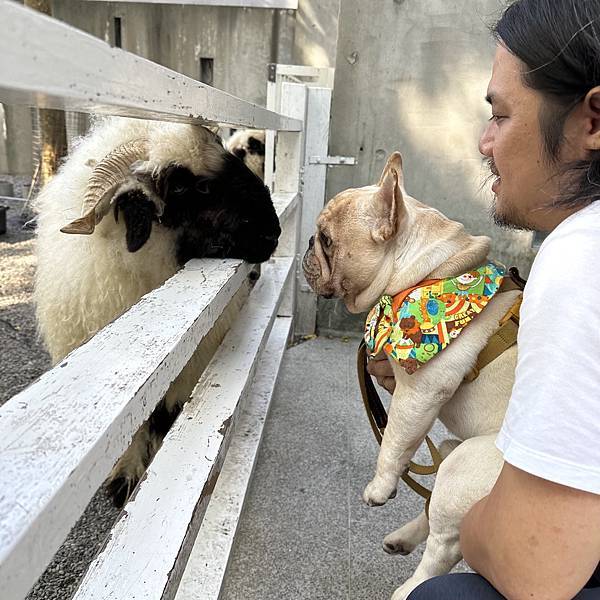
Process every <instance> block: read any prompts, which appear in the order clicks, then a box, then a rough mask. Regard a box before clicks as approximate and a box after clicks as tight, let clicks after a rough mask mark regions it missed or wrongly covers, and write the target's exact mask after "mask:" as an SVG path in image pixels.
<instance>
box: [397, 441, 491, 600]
mask: <svg viewBox="0 0 600 600" xmlns="http://www.w3.org/2000/svg"><path fill="white" fill-rule="evenodd" d="M495 439H496V434H492V435H487V436H480V437H477V438H471V439H469V440H466V441H465V442H463V443H462V444H461V445H460V446H458V448H457V449H456V450H455V451H454V452H452V454H451V455H450V456H449V457H448V458H447V459H446V460H445V461H444V462H443V463H442V465H441V467H440V470H439V472H438V475H437V477H436V480H435V486H434V488H433V494H432V496H431V503H430V505H429V527H430V532H429V536H428V538H427V545H426V547H425V552H424V553H423V558H422V559H421V562H420V563H419V566H418V567H417V568H416V569H415V572H414V574H413V576H412V577H411V578H410V579H408V580H407V581H406V582H405V583H404V584H403V585H402V586H401V587H399V588H398V589H397V590H396V592H395V593H394V595H393V597H392V600H405V598H407V596H408V595H409V594H410V592H412V591H413V590H414V589H415V588H416V587H417V586H418V585H420V584H421V583H423V582H424V581H426V580H427V579H430V578H431V577H435V576H437V575H445V574H446V573H448V572H449V571H450V570H451V569H452V567H454V566H455V565H456V564H457V563H458V562H459V561H460V559H461V558H462V555H461V552H460V543H459V533H460V523H461V521H462V519H463V517H464V516H465V515H466V514H467V512H468V511H469V509H470V508H471V507H472V506H473V504H475V503H476V502H477V501H478V500H480V499H481V498H483V497H484V496H486V495H487V494H489V492H490V490H491V489H492V487H493V485H494V482H495V481H496V479H497V478H498V474H499V473H500V469H501V468H502V455H501V454H500V452H498V450H497V449H496V447H495V445H494V441H495Z"/></svg>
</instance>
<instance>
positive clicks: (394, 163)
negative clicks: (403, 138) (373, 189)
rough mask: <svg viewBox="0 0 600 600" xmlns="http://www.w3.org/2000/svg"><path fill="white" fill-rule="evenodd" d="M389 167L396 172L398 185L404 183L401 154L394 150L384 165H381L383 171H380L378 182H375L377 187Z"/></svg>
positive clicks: (381, 182)
mask: <svg viewBox="0 0 600 600" xmlns="http://www.w3.org/2000/svg"><path fill="white" fill-rule="evenodd" d="M390 169H396V172H397V173H398V181H399V183H400V185H403V184H404V175H403V170H402V154H400V152H398V151H397V150H396V152H393V153H392V154H391V156H390V157H389V158H388V160H387V162H386V163H385V167H383V171H382V172H381V177H380V178H379V183H378V184H377V185H378V186H379V187H381V186H382V185H383V181H384V179H385V176H386V175H387V174H388V172H389V170H390Z"/></svg>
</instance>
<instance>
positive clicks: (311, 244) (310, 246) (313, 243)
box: [308, 235, 315, 250]
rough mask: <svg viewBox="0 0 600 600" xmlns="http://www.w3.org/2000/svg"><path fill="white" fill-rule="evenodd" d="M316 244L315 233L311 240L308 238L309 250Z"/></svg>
mask: <svg viewBox="0 0 600 600" xmlns="http://www.w3.org/2000/svg"><path fill="white" fill-rule="evenodd" d="M314 245H315V236H314V235H313V236H312V237H311V238H310V240H308V248H309V250H310V249H311V248H312V247H313V246H314Z"/></svg>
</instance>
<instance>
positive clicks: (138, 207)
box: [114, 189, 156, 252]
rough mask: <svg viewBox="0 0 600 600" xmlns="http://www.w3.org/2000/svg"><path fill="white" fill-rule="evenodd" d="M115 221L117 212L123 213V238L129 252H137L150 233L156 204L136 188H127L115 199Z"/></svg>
mask: <svg viewBox="0 0 600 600" xmlns="http://www.w3.org/2000/svg"><path fill="white" fill-rule="evenodd" d="M114 204H115V221H117V222H118V220H119V212H120V213H121V214H122V215H123V219H124V221H125V228H126V230H127V233H126V235H125V240H126V242H127V250H129V252H137V251H138V250H139V249H140V248H141V247H142V246H143V245H144V244H145V243H146V242H147V241H148V238H149V237H150V233H152V221H153V220H154V219H155V217H156V206H154V203H153V202H152V201H151V200H149V199H148V197H147V196H146V195H145V194H144V193H143V192H142V191H141V190H138V189H133V190H128V191H126V192H124V193H123V194H121V195H120V196H118V197H117V198H116V200H115V203H114Z"/></svg>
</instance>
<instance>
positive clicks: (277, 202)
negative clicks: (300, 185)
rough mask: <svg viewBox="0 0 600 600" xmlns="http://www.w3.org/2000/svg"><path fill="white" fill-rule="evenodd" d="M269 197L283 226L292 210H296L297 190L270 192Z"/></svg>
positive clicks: (298, 196) (298, 198)
mask: <svg viewBox="0 0 600 600" xmlns="http://www.w3.org/2000/svg"><path fill="white" fill-rule="evenodd" d="M271 199H272V201H273V206H274V207H275V211H276V212H277V216H278V217H279V222H280V223H281V226H282V228H283V227H284V226H285V225H286V223H287V222H288V220H289V218H290V217H291V215H292V214H293V212H294V210H296V207H297V206H298V202H299V200H300V194H299V193H298V192H285V193H284V192H282V193H278V194H271ZM284 256H285V255H284ZM287 256H290V255H287Z"/></svg>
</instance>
